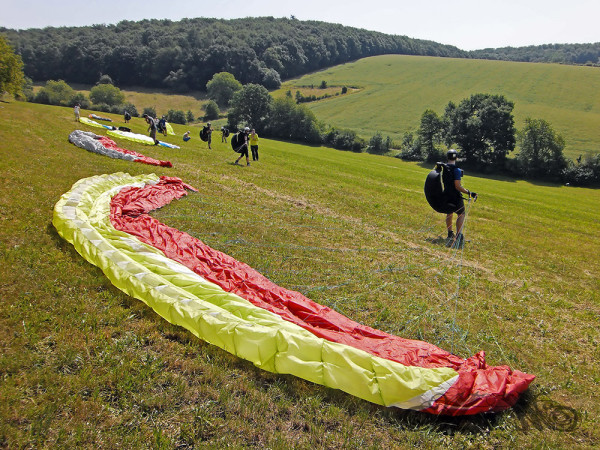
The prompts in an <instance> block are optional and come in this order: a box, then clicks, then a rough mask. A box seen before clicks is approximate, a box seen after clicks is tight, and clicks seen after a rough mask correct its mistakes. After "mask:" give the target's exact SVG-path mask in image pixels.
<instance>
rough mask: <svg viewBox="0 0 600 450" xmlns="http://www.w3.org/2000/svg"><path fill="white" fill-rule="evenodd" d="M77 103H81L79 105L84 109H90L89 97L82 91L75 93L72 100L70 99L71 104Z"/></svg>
mask: <svg viewBox="0 0 600 450" xmlns="http://www.w3.org/2000/svg"><path fill="white" fill-rule="evenodd" d="M77 103H79V106H81V108H82V109H90V101H89V99H88V98H87V97H86V96H85V94H83V93H81V92H77V93H76V94H75V95H73V97H71V100H69V106H75V105H76V104H77Z"/></svg>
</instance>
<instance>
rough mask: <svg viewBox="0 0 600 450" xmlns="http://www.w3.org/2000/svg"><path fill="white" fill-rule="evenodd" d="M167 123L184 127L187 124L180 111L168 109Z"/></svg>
mask: <svg viewBox="0 0 600 450" xmlns="http://www.w3.org/2000/svg"><path fill="white" fill-rule="evenodd" d="M167 122H171V123H178V124H181V125H185V124H186V123H187V120H186V119H185V113H184V112H183V111H181V110H180V109H177V110H175V109H170V110H169V111H168V112H167Z"/></svg>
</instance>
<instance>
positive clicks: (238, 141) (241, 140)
mask: <svg viewBox="0 0 600 450" xmlns="http://www.w3.org/2000/svg"><path fill="white" fill-rule="evenodd" d="M230 142H231V148H232V149H233V151H234V152H237V153H240V152H241V151H242V149H243V148H244V145H246V133H244V132H243V131H239V132H237V133H236V134H234V135H233V136H232V137H231V140H230Z"/></svg>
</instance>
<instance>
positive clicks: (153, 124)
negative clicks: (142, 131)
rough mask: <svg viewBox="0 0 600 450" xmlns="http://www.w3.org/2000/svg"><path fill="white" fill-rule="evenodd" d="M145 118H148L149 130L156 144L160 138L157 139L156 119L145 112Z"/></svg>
mask: <svg viewBox="0 0 600 450" xmlns="http://www.w3.org/2000/svg"><path fill="white" fill-rule="evenodd" d="M144 119H146V123H147V124H148V131H149V132H150V137H151V138H152V139H153V140H154V145H158V140H157V139H156V120H155V119H154V117H151V116H149V115H148V114H144Z"/></svg>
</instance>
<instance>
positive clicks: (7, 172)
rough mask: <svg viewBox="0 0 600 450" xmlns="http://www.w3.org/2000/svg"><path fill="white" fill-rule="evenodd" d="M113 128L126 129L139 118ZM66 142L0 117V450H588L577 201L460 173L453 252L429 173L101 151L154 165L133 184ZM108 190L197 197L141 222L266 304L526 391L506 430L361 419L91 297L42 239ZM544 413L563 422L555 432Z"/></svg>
mask: <svg viewBox="0 0 600 450" xmlns="http://www.w3.org/2000/svg"><path fill="white" fill-rule="evenodd" d="M328 82H329V80H328ZM353 95H357V94H353ZM115 119H117V117H115ZM131 127H132V128H133V129H134V131H138V132H142V131H144V130H145V125H144V124H143V122H142V120H141V119H133V120H132V122H131ZM174 127H175V130H176V132H177V133H178V135H179V136H181V133H182V131H183V129H184V127H183V126H177V125H175V126H174ZM75 128H83V129H85V126H83V125H80V124H76V123H75V122H74V121H73V115H72V111H71V109H69V108H59V107H49V106H44V105H35V104H24V103H2V104H0V142H2V146H1V147H0V148H1V150H0V151H1V156H2V157H1V158H0V170H1V171H2V174H3V177H2V189H0V220H1V222H2V223H1V225H2V226H1V227H0V257H1V259H2V264H1V265H0V279H1V283H0V298H1V300H0V302H1V303H0V398H1V399H2V401H0V443H1V445H2V446H4V447H7V448H21V447H75V446H81V447H103V448H109V447H110V448H112V447H132V448H142V447H143V448H146V447H156V448H181V447H200V446H203V445H206V446H210V447H224V446H234V447H242V446H248V447H275V448H287V447H294V446H297V447H368V448H383V447H387V448H394V447H407V446H419V447H426V448H440V447H452V448H463V447H466V446H475V447H482V448H491V447H516V446H519V447H521V446H523V447H539V446H547V447H552V448H555V447H567V446H574V445H575V446H580V447H593V446H597V445H599V444H600V433H599V432H598V425H599V424H598V416H599V415H600V408H599V407H598V404H597V402H596V400H595V398H596V396H597V395H596V394H597V385H598V383H599V382H600V378H599V375H598V373H600V371H599V369H600V367H599V366H598V361H599V360H600V354H599V351H598V343H599V341H600V334H599V332H598V327H597V323H598V322H597V321H598V315H599V313H600V294H599V292H600V282H599V280H600V263H599V262H598V256H597V255H598V253H599V251H600V243H599V241H598V236H599V235H600V220H599V219H600V217H599V216H600V213H598V211H597V209H596V208H595V205H597V204H598V203H599V200H600V194H599V192H598V191H597V190H590V189H580V188H570V187H564V186H557V185H549V184H543V185H542V184H532V183H527V182H523V181H516V180H512V179H498V178H490V177H484V176H480V175H478V174H472V173H467V174H466V177H465V180H464V184H465V185H466V186H467V187H468V188H469V189H472V190H474V191H477V192H478V193H479V194H480V199H479V200H478V202H477V203H475V204H472V205H471V207H470V213H469V217H468V219H467V229H466V233H467V239H468V240H469V242H468V243H467V245H466V247H465V249H464V251H463V253H453V252H452V251H450V250H448V249H446V248H445V247H444V246H443V245H440V244H439V242H440V237H441V236H442V234H443V233H445V230H444V225H443V217H441V216H440V215H438V214H435V213H433V212H432V211H431V210H430V208H429V207H428V205H427V204H426V202H425V200H424V195H423V191H422V189H423V183H424V178H425V176H426V174H427V172H428V171H429V167H425V166H420V165H418V164H414V163H405V162H402V161H399V160H396V159H393V158H386V157H379V156H373V155H367V154H353V153H347V152H340V151H335V150H331V149H327V148H317V147H306V146H300V145H295V144H289V143H282V142H277V141H270V140H266V139H263V140H261V145H260V155H261V159H260V161H259V162H258V163H255V164H252V165H251V166H250V167H237V166H233V165H232V164H231V163H232V162H233V160H234V157H235V156H236V155H235V154H234V153H233V151H232V150H231V149H230V147H229V145H228V144H227V145H226V144H224V143H223V144H222V143H221V142H220V137H219V136H218V133H215V134H214V136H213V138H214V139H213V147H214V149H213V150H208V149H207V146H206V144H205V143H202V142H200V140H199V139H198V138H197V137H196V136H197V135H195V136H194V137H193V139H192V140H191V141H189V142H187V143H183V142H181V141H180V137H169V138H166V140H168V141H171V142H177V143H179V144H180V145H181V147H182V148H181V149H180V150H170V149H166V148H163V147H160V148H159V147H152V146H144V145H141V144H135V143H130V142H127V141H120V142H119V143H120V144H121V145H122V146H124V147H125V148H130V149H132V150H136V151H139V152H141V153H145V154H148V155H150V156H153V157H156V158H159V159H169V160H171V161H172V162H173V168H172V169H167V168H160V167H151V168H150V167H147V166H144V165H142V164H136V163H130V162H126V161H121V160H113V159H109V158H106V157H103V156H100V155H96V154H92V153H88V152H86V151H84V150H82V149H79V148H77V147H75V146H73V145H71V144H69V143H68V142H67V136H68V134H69V133H70V132H71V131H72V130H73V129H75ZM94 131H95V132H98V131H97V130H94ZM117 171H126V172H129V173H131V174H140V173H147V172H148V171H154V172H156V173H157V174H159V175H171V176H178V177H181V178H182V179H183V180H184V181H186V182H187V183H189V184H191V185H193V186H195V187H196V188H198V189H199V192H198V193H195V194H190V195H189V196H188V197H186V198H184V199H182V200H179V201H177V202H175V203H173V204H171V205H168V206H167V207H165V208H162V209H161V210H159V211H156V212H155V213H154V214H155V216H156V217H157V218H159V219H160V220H161V221H163V222H165V223H168V224H169V225H171V226H174V227H176V228H179V229H181V230H184V231H186V232H188V233H190V234H192V235H193V236H196V237H198V238H200V239H202V240H204V241H205V242H206V243H207V244H209V245H211V246H212V247H214V248H217V249H219V250H221V251H224V252H226V253H228V254H230V255H232V256H233V257H235V258H237V259H239V260H241V261H244V262H247V263H248V264H250V265H251V266H253V267H255V268H256V269H258V270H259V271H261V272H262V273H264V274H265V275H267V276H268V277H269V278H270V279H272V280H273V281H274V282H276V283H278V284H280V285H282V286H284V287H287V288H291V289H295V290H298V291H300V292H302V293H304V294H305V295H307V296H308V297H309V298H312V299H314V300H315V301H317V302H320V303H323V304H326V305H329V306H331V307H333V308H335V309H336V310H338V311H341V312H342V313H344V314H346V315H348V316H349V317H351V318H353V319H355V320H357V321H360V322H363V323H365V324H368V325H371V326H374V327H377V328H381V329H383V330H385V331H388V332H391V333H395V334H399V335H402V336H405V337H408V338H415V339H424V340H427V341H429V342H432V343H434V344H437V345H439V346H441V347H443V348H446V349H449V350H453V351H454V352H455V353H457V354H459V355H460V356H462V357H466V356H470V355H472V354H473V353H474V352H476V351H479V350H481V349H483V350H485V351H486V352H487V354H488V359H489V362H490V363H491V364H508V365H510V366H511V367H513V368H515V369H519V370H523V371H526V372H530V373H534V374H536V375H537V376H538V378H537V380H536V382H535V383H534V385H533V386H532V388H531V389H530V392H529V394H528V395H526V396H525V398H524V399H522V401H521V402H520V403H519V404H518V405H517V408H515V409H513V410H511V411H508V412H506V413H502V414H497V415H494V416H481V417H466V418H459V419H450V418H440V417H435V416H430V415H424V414H420V413H415V412H410V411H396V410H393V409H386V408H380V407H377V406H374V405H371V404H368V403H366V402H364V401H361V400H358V399H356V398H353V397H351V396H349V395H346V394H343V393H341V392H338V391H334V390H331V389H327V388H324V387H321V386H315V385H312V384H310V383H308V382H305V381H303V380H299V379H296V378H293V377H290V376H279V375H274V374H270V373H266V372H263V371H260V370H258V369H256V368H255V367H254V366H252V365H251V364H250V363H248V362H245V361H241V360H238V359H236V358H235V357H233V356H231V355H229V354H227V353H225V352H223V351H221V350H219V349H217V348H214V347H211V346H209V345H207V344H205V343H203V342H202V341H200V340H198V339H195V338H194V337H193V336H191V335H190V334H189V333H186V332H185V331H184V330H182V329H179V328H176V327H174V326H172V325H170V324H169V323H167V322H165V321H164V320H162V319H161V318H159V317H158V316H157V315H156V314H154V313H153V312H152V311H150V310H149V309H148V308H147V307H145V306H144V304H143V303H142V302H139V301H137V300H134V299H132V298H130V297H128V296H127V295H125V294H124V293H122V292H121V291H119V290H117V289H116V288H114V287H113V286H111V285H110V283H109V282H108V281H107V279H106V278H105V277H104V276H103V274H102V273H101V272H100V271H99V270H98V269H97V268H95V267H93V266H91V265H90V264H88V263H87V262H85V261H84V260H83V258H81V257H80V256H79V255H78V254H77V253H76V252H75V251H74V250H73V248H72V247H71V246H70V245H68V244H67V243H65V242H64V241H63V240H62V239H60V238H59V237H58V236H57V234H56V232H55V231H54V229H53V228H52V226H51V218H52V209H53V207H54V204H55V203H56V201H57V200H58V198H59V197H60V195H62V194H63V193H64V192H66V191H67V190H68V189H69V188H70V186H71V185H72V184H73V183H74V182H75V181H77V180H79V179H81V178H83V177H87V176H91V175H95V174H99V173H112V172H117ZM459 275H460V277H459ZM457 294H458V295H457ZM540 395H541V396H542V397H540ZM541 399H549V400H551V401H552V402H555V403H548V402H543V401H542V400H541ZM548 405H550V406H552V405H554V406H555V408H554V409H553V408H552V407H550V406H548ZM557 405H558V406H557ZM559 406H560V407H562V408H563V409H562V410H560V409H558V407H559ZM564 408H566V409H564ZM556 411H559V412H560V411H563V412H564V411H568V412H573V413H574V414H575V415H576V418H577V421H576V422H575V424H574V426H573V427H572V429H570V428H567V427H562V428H561V424H560V421H559V419H560V417H558V416H556Z"/></svg>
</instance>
